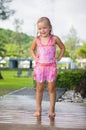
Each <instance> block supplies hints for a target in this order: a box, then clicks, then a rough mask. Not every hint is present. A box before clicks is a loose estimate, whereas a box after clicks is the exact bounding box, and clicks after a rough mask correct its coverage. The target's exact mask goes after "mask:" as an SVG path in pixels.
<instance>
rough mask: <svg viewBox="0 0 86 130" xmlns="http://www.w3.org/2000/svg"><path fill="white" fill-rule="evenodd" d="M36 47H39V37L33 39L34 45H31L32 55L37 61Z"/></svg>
mask: <svg viewBox="0 0 86 130" xmlns="http://www.w3.org/2000/svg"><path fill="white" fill-rule="evenodd" d="M36 47H37V38H35V39H34V40H33V42H32V45H31V47H30V52H31V55H32V57H33V58H34V60H35V61H36V60H37V56H36V53H35V50H36Z"/></svg>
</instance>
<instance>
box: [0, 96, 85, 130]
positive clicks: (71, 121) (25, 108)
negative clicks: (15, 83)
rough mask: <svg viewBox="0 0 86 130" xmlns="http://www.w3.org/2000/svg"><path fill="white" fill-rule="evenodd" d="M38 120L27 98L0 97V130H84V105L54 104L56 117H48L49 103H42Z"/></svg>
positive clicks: (31, 101)
mask: <svg viewBox="0 0 86 130" xmlns="http://www.w3.org/2000/svg"><path fill="white" fill-rule="evenodd" d="M42 106H43V112H42V116H41V117H40V118H36V117H34V116H33V113H34V112H35V109H36V104H35V100H33V99H30V97H28V96H18V95H15V96H14V95H8V96H4V97H0V130H44V129H45V130H86V104H83V103H60V102H57V103H56V117H55V119H54V120H52V119H50V118H49V117H48V110H49V101H43V104H42Z"/></svg>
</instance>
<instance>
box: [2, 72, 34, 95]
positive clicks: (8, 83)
mask: <svg viewBox="0 0 86 130" xmlns="http://www.w3.org/2000/svg"><path fill="white" fill-rule="evenodd" d="M17 71H18V70H1V74H2V76H3V79H0V95H4V94H7V93H9V92H11V91H13V90H17V89H20V88H23V87H33V86H34V84H33V74H32V76H30V77H24V75H26V73H27V70H23V71H22V75H23V76H21V77H17V76H16V74H17Z"/></svg>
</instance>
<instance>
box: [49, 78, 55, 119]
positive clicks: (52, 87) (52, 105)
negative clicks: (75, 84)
mask: <svg viewBox="0 0 86 130" xmlns="http://www.w3.org/2000/svg"><path fill="white" fill-rule="evenodd" d="M48 91H49V96H50V111H49V116H50V117H54V116H55V102H56V88H55V80H54V81H53V82H49V83H48Z"/></svg>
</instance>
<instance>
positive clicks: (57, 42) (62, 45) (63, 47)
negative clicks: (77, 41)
mask: <svg viewBox="0 0 86 130" xmlns="http://www.w3.org/2000/svg"><path fill="white" fill-rule="evenodd" d="M55 43H56V44H57V45H58V46H59V48H60V53H59V56H58V57H56V61H59V60H60V59H61V58H62V57H63V55H64V53H65V46H64V44H63V43H62V41H61V40H60V38H59V37H57V36H55Z"/></svg>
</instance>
